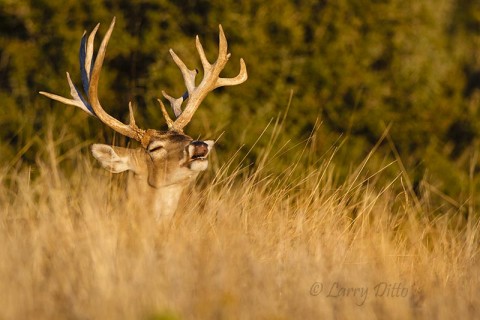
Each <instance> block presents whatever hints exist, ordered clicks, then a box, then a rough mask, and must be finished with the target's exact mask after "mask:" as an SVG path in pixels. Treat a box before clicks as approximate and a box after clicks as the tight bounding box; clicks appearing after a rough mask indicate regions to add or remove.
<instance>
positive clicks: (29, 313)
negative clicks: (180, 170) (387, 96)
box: [0, 150, 480, 319]
mask: <svg viewBox="0 0 480 320" xmlns="http://www.w3.org/2000/svg"><path fill="white" fill-rule="evenodd" d="M305 152H306V151H305V150H303V153H302V152H300V153H301V154H302V156H301V157H300V156H299V162H298V163H300V161H303V160H302V159H304V157H303V155H304V153H305ZM50 153H51V156H50V157H47V158H49V162H47V163H45V162H41V161H39V164H38V166H35V167H34V168H27V167H22V166H20V168H19V169H11V168H10V169H8V170H7V169H5V170H4V171H3V172H0V173H1V176H0V177H1V181H2V182H1V184H0V305H1V308H0V319H210V318H217V319H238V318H239V319H302V318H305V319H322V318H323V319H333V318H335V319H344V318H352V319H353V318H355V319H374V318H379V319H384V318H387V317H388V318H391V319H408V318H412V319H413V318H415V319H418V318H424V319H452V318H456V319H457V318H474V317H478V316H479V315H480V312H479V307H478V306H479V305H480V298H479V297H480V290H479V288H480V286H479V284H478V283H479V271H480V265H479V263H478V252H479V238H478V237H479V226H478V221H479V220H478V218H477V217H476V215H475V214H474V213H473V212H471V213H470V216H469V218H468V219H466V218H465V216H464V215H463V214H460V213H459V212H456V211H455V210H447V209H444V210H443V211H442V209H440V210H437V211H436V212H433V211H434V210H433V209H426V208H427V206H426V205H424V204H423V203H422V202H421V201H420V200H418V199H417V198H416V197H415V196H414V195H413V194H412V192H411V191H410V189H409V188H408V181H407V180H406V178H407V177H406V176H405V175H404V174H403V173H402V172H401V171H400V170H399V177H398V179H396V180H394V181H392V183H387V184H385V185H382V184H381V183H380V182H378V181H379V180H377V179H376V177H377V176H379V175H381V174H382V173H381V170H380V169H379V172H378V173H377V174H376V175H373V176H371V177H370V178H369V177H368V175H367V174H364V173H362V168H363V164H361V165H360V166H359V168H358V170H356V171H354V172H353V173H352V175H351V176H350V177H349V179H347V181H346V182H344V183H338V182H335V179H334V178H333V176H334V173H335V169H334V168H333V166H332V165H331V164H330V160H329V159H330V158H325V159H322V161H321V162H318V163H320V164H317V165H312V166H310V169H307V170H304V171H303V173H301V174H298V172H299V170H297V169H298V168H296V165H297V164H298V163H296V164H292V167H291V168H288V169H287V170H286V171H285V172H284V174H282V175H271V174H268V173H267V172H268V166H269V163H268V161H267V160H265V159H271V158H274V157H270V158H269V157H268V156H265V157H264V160H265V161H263V160H259V164H258V165H257V167H256V169H252V170H251V172H250V173H248V174H247V173H245V171H246V170H244V169H242V168H237V169H232V168H230V167H231V166H232V165H229V164H228V163H227V165H226V166H224V167H221V168H216V169H214V168H215V167H216V166H215V159H213V165H212V169H211V170H214V171H216V173H215V177H203V180H202V181H201V182H202V183H201V184H200V185H202V187H199V186H197V187H195V188H193V189H192V190H191V191H190V193H189V194H188V196H187V199H186V201H187V203H188V205H187V206H185V207H184V208H181V209H180V210H179V212H178V213H177V215H176V216H175V218H174V219H173V221H172V222H171V223H166V224H157V223H156V222H155V221H154V219H153V217H152V215H151V214H150V213H149V212H142V210H140V209H139V207H141V202H142V201H144V200H142V199H140V200H139V201H135V200H134V199H125V197H124V195H125V193H124V191H123V189H122V183H121V182H122V180H123V178H115V177H113V178H112V177H111V176H109V174H107V173H105V172H104V171H102V170H101V169H98V168H97V167H96V166H95V165H94V164H93V160H92V159H91V158H86V157H82V156H75V157H76V159H77V160H76V162H77V169H76V171H75V172H74V173H71V174H68V175H67V174H65V173H64V171H62V165H61V164H59V163H58V157H57V156H55V154H54V152H53V151H52V150H50ZM307 153H308V152H307ZM307 157H311V155H307ZM32 171H33V173H32ZM207 175H208V174H207ZM211 175H212V176H213V174H211ZM33 176H34V178H32V177H33ZM367 178H369V179H367ZM402 184H403V185H406V186H407V187H405V188H404V191H403V192H398V191H395V190H398V189H397V188H393V185H395V186H398V185H402ZM429 210H430V211H429ZM348 288H349V290H348ZM386 288H389V289H390V290H384V289H386ZM347 295H348V296H347Z"/></svg>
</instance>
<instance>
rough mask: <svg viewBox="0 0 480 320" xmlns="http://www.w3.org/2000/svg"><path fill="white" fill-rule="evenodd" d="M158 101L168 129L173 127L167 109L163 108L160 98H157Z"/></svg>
mask: <svg viewBox="0 0 480 320" xmlns="http://www.w3.org/2000/svg"><path fill="white" fill-rule="evenodd" d="M157 101H158V103H160V108H161V109H162V114H163V117H164V118H165V121H166V122H167V126H168V130H170V129H172V128H173V120H172V118H170V116H169V115H168V112H167V109H165V105H164V104H163V102H162V100H160V99H157Z"/></svg>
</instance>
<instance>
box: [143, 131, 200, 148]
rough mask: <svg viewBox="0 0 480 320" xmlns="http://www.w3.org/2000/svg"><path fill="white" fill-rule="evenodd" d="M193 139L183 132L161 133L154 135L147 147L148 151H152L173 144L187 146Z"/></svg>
mask: <svg viewBox="0 0 480 320" xmlns="http://www.w3.org/2000/svg"><path fill="white" fill-rule="evenodd" d="M192 141H193V139H192V138H191V137H189V136H187V135H185V134H181V133H175V132H174V133H169V132H167V133H160V132H158V134H156V135H154V136H152V137H151V138H150V141H149V143H148V144H147V146H146V147H145V149H146V150H147V151H152V150H155V149H158V148H168V147H172V146H186V145H188V144H189V143H190V142H192Z"/></svg>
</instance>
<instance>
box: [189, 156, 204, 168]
mask: <svg viewBox="0 0 480 320" xmlns="http://www.w3.org/2000/svg"><path fill="white" fill-rule="evenodd" d="M188 168H189V169H190V170H192V171H205V170H207V168H208V159H207V158H204V157H202V158H195V159H191V160H190V161H189V162H188Z"/></svg>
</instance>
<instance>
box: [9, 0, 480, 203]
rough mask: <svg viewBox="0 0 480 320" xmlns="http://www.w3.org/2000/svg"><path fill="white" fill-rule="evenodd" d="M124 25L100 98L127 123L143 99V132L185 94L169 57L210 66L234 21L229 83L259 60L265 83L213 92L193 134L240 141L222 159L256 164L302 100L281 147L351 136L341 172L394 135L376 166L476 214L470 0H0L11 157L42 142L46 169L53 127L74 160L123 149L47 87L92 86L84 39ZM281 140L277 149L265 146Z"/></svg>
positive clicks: (479, 77)
mask: <svg viewBox="0 0 480 320" xmlns="http://www.w3.org/2000/svg"><path fill="white" fill-rule="evenodd" d="M113 16H116V17H117V25H116V28H115V31H114V33H113V36H112V39H111V41H110V44H109V48H108V51H107V58H106V62H105V66H104V70H103V72H102V79H101V88H100V93H101V99H102V104H103V105H104V106H105V108H106V109H107V110H108V111H109V112H110V113H111V114H112V115H114V116H116V117H118V118H120V119H124V120H125V119H126V117H127V109H128V108H127V105H128V101H130V100H132V101H133V102H134V103H135V105H136V118H137V122H138V123H139V124H140V125H141V126H142V127H151V128H161V127H162V126H163V125H164V122H163V119H162V116H161V113H160V109H159V107H158V105H157V103H156V101H155V100H156V98H157V97H159V96H161V93H160V92H161V90H166V91H167V92H169V93H170V94H173V95H180V94H182V93H183V91H184V85H183V81H182V78H181V75H180V72H179V71H178V69H177V67H176V66H175V64H174V63H173V62H172V61H171V58H170V56H169V54H168V49H169V48H174V49H175V51H176V52H177V53H178V54H179V55H180V56H181V57H182V58H183V59H184V61H186V62H187V65H189V66H190V67H193V66H195V65H196V66H200V63H199V60H198V57H197V53H196V50H195V47H194V36H195V35H196V34H199V35H200V37H201V39H202V43H203V44H204V47H205V49H206V51H207V55H208V57H209V58H210V60H211V61H213V59H214V58H215V55H216V52H217V41H218V40H217V37H218V28H217V26H218V24H219V23H221V24H222V25H223V27H224V30H225V32H226V34H227V38H228V40H229V44H230V52H232V58H231V61H230V62H229V65H227V68H226V70H225V71H224V75H226V76H233V75H235V74H236V72H238V68H239V63H238V59H239V58H240V57H243V58H244V59H245V61H246V63H247V69H248V71H249V80H248V81H247V82H246V83H245V84H242V85H240V86H237V87H229V88H222V89H219V90H217V91H216V92H215V93H213V94H210V96H209V97H208V98H207V99H206V100H205V102H204V104H203V106H202V108H200V109H199V111H198V112H197V114H196V117H195V118H194V121H193V122H192V124H191V125H190V126H189V127H188V128H187V132H188V133H189V134H190V135H192V136H193V137H197V136H199V135H202V137H208V138H212V137H217V136H219V135H220V134H221V133H222V132H223V131H225V133H224V134H223V136H222V139H221V141H220V143H219V145H218V149H217V150H220V152H219V157H221V158H222V157H224V158H222V159H225V158H226V157H229V156H231V155H232V154H233V153H234V152H235V151H236V150H237V149H238V148H239V147H240V146H241V145H246V148H245V151H242V152H243V154H245V153H246V151H247V150H248V149H249V147H250V146H252V145H253V144H254V143H255V141H256V139H257V138H258V136H259V135H260V134H261V133H262V132H263V130H264V129H265V127H266V126H267V124H268V123H269V122H270V121H271V119H275V118H276V117H278V116H280V117H281V116H282V115H281V114H282V113H284V112H286V108H287V105H288V101H289V98H290V92H293V95H292V103H291V106H290V108H289V114H288V116H287V118H286V121H285V126H284V127H283V128H282V130H283V131H284V132H282V134H281V135H280V137H279V139H278V140H279V141H277V143H278V146H281V145H282V144H283V143H285V142H286V141H288V140H291V142H290V143H291V144H292V145H295V144H296V143H298V142H300V141H303V140H305V139H306V138H308V137H309V136H310V135H311V134H312V130H314V129H315V135H314V137H315V139H313V140H312V143H313V144H315V145H314V146H313V147H314V148H315V149H316V150H319V152H318V153H319V155H321V154H323V153H324V152H325V151H326V150H328V149H329V148H331V147H332V146H335V145H336V144H339V143H340V142H342V144H343V146H342V148H340V150H339V151H338V154H337V157H336V158H335V161H336V163H337V166H338V168H339V172H340V174H341V172H347V171H348V170H349V168H350V165H351V163H358V162H359V161H360V160H361V159H363V158H364V157H365V156H366V155H367V154H368V152H369V151H370V150H371V149H372V147H373V145H375V144H376V143H377V141H379V139H380V137H381V136H382V134H383V133H384V132H385V129H386V128H387V127H390V131H389V139H390V140H391V143H387V140H389V139H385V140H384V141H383V142H382V143H381V144H380V147H379V150H378V151H377V153H376V154H375V156H374V157H373V159H372V160H371V162H372V168H375V166H376V168H377V169H376V170H378V169H379V167H378V166H379V165H381V164H382V163H387V162H388V161H389V160H391V159H395V156H394V152H392V151H393V150H396V151H398V153H399V155H400V159H398V158H397V161H399V160H401V161H402V162H403V164H404V165H405V167H406V168H407V171H408V173H409V175H410V176H411V177H412V181H413V184H414V185H415V186H419V185H420V182H421V181H422V180H425V179H426V180H428V181H429V183H431V184H433V185H435V186H436V188H437V191H438V190H441V192H445V193H446V194H448V195H450V196H454V197H455V198H456V199H459V200H458V201H459V204H460V205H461V204H462V202H467V201H468V200H469V199H470V200H471V198H472V197H474V191H475V190H476V188H477V186H478V179H477V178H476V176H477V175H476V173H477V167H478V157H477V152H478V141H479V127H480V123H479V119H480V115H479V105H480V101H479V100H480V90H479V89H480V2H479V1H467V0H457V1H453V0H424V1H416V0H384V1H378V0H361V1H358V0H335V1H327V0H323V1H319V0H297V1H294V0H290V1H289V0H271V1H258V0H245V1H233V0H222V1H188V0H183V1H166V0H157V1H146V0H143V1H126V0H110V1H106V0H104V1H87V2H85V1H73V0H63V1H52V0H50V1H48V0H35V1H33V0H30V1H28V0H0V100H1V101H2V103H1V105H2V106H1V108H0V135H1V137H0V154H1V161H2V163H9V162H11V161H12V159H16V158H15V156H16V155H18V154H19V152H20V150H22V148H23V147H25V146H26V145H28V146H29V149H28V151H26V152H25V153H21V156H22V159H23V161H24V162H25V161H26V162H27V163H32V162H33V161H35V159H36V157H38V155H39V152H40V150H41V144H42V141H43V138H42V137H44V136H45V134H47V131H48V130H51V131H52V132H53V134H54V135H59V136H61V137H62V139H63V140H62V143H59V146H58V147H59V148H60V149H62V148H63V149H65V150H68V149H69V148H71V146H72V145H78V144H80V143H82V142H85V141H87V142H92V141H107V142H112V137H113V133H112V131H111V130H110V129H108V128H105V127H104V126H102V125H101V124H100V123H98V121H97V120H96V119H93V118H89V117H88V116H86V115H85V114H83V113H82V112H81V111H80V110H79V109H75V108H73V107H64V106H63V105H61V104H59V103H57V102H52V101H49V100H48V99H46V98H44V97H41V96H39V95H38V94H37V92H38V91H40V90H45V91H50V92H54V93H58V94H63V95H67V96H68V93H69V90H68V86H67V83H66V79H65V72H66V71H70V73H71V74H72V77H73V78H75V79H78V80H79V72H78V71H77V70H78V56H77V54H78V45H79V40H80V37H81V35H82V32H83V30H84V29H87V30H91V29H92V28H93V27H94V26H95V24H96V23H97V22H101V23H102V28H101V29H100V31H99V34H100V35H101V36H103V34H104V32H105V30H106V26H107V25H108V23H109V22H110V21H111V19H112V17H113ZM98 42H99V41H98V40H97V44H98ZM78 83H79V81H78ZM316 123H317V124H318V123H320V125H319V127H317V126H316V125H315V124H316ZM67 125H68V128H70V129H69V130H67V129H66V128H67ZM47 128H50V129H48V130H47ZM272 128H273V125H272V126H270V128H269V129H267V132H270V131H272V130H273V129H272ZM117 138H118V137H117ZM117 138H116V139H117ZM120 140H121V138H120ZM122 141H123V142H122ZM339 141H340V142H339ZM117 143H118V142H117ZM119 143H125V141H124V140H121V141H120V142H119ZM268 143H270V141H269V139H263V140H261V141H260V142H259V144H258V148H261V147H262V146H264V147H265V145H266V144H268ZM393 146H395V147H393ZM84 149H86V148H84ZM24 150H25V149H24ZM255 150H256V149H254V150H253V152H252V153H250V154H249V155H248V159H249V161H251V162H255V161H256V156H257V153H256V151H255ZM60 152H61V151H60ZM291 157H293V155H290V154H289V153H285V154H284V155H282V157H281V159H280V162H282V161H283V162H284V163H285V165H288V163H289V161H291ZM240 158H241V157H240ZM312 163H315V162H314V161H312ZM306 165H308V164H306ZM281 167H282V166H281V164H280V165H279V171H281ZM373 170H375V169H373ZM392 174H393V173H392Z"/></svg>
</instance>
